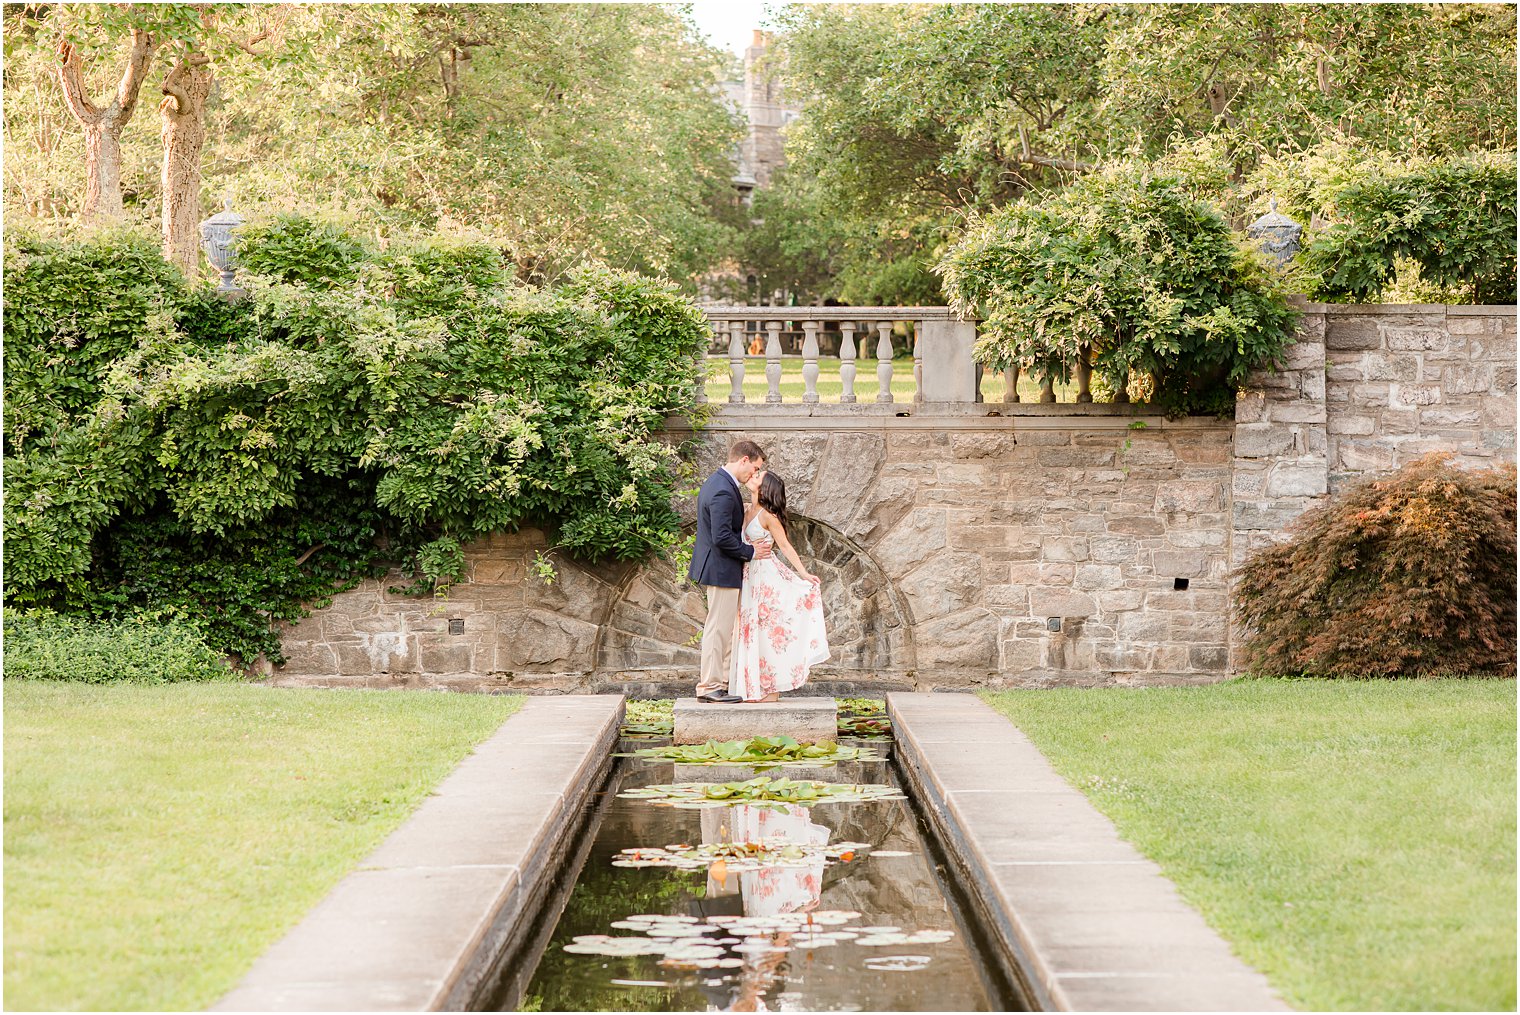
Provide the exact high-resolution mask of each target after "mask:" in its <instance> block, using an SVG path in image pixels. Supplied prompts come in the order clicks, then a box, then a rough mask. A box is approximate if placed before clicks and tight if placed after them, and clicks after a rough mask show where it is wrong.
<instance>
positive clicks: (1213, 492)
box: [1151, 477, 1225, 514]
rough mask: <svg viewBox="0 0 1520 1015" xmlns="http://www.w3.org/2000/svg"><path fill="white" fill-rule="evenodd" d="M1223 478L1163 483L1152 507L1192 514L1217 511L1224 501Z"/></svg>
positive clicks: (1166, 511) (1153, 508) (1171, 512)
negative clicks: (1216, 480)
mask: <svg viewBox="0 0 1520 1015" xmlns="http://www.w3.org/2000/svg"><path fill="white" fill-rule="evenodd" d="M1224 490H1225V484H1224V481H1223V478H1222V477H1221V479H1220V481H1218V482H1215V481H1213V480H1180V481H1178V482H1175V483H1162V484H1161V485H1160V486H1159V487H1158V488H1157V490H1156V497H1155V500H1154V501H1153V502H1152V505H1151V508H1152V510H1154V511H1158V512H1162V513H1167V514H1176V513H1183V514H1191V513H1194V512H1199V511H1217V510H1218V509H1219V507H1220V505H1221V504H1222V503H1223V501H1224Z"/></svg>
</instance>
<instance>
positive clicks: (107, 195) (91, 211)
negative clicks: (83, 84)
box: [83, 122, 122, 222]
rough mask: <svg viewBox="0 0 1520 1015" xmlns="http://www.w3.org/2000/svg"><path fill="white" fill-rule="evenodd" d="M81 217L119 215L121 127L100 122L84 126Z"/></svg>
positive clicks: (93, 217)
mask: <svg viewBox="0 0 1520 1015" xmlns="http://www.w3.org/2000/svg"><path fill="white" fill-rule="evenodd" d="M84 159H85V181H84V210H83V215H84V220H85V221H86V222H94V221H97V220H99V219H116V218H120V217H121V212H122V205H121V126H120V124H119V123H115V122H101V123H97V124H92V125H89V126H86V127H85V129H84Z"/></svg>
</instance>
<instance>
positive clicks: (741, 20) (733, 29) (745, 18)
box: [691, 0, 781, 56]
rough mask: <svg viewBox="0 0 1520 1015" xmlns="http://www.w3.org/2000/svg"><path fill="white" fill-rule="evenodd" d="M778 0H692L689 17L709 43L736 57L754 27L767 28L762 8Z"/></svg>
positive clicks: (766, 18) (748, 40)
mask: <svg viewBox="0 0 1520 1015" xmlns="http://www.w3.org/2000/svg"><path fill="white" fill-rule="evenodd" d="M780 6H781V4H780V2H779V0H772V2H770V3H767V2H765V0H696V2H694V3H693V4H692V5H691V16H692V20H693V21H695V22H696V23H697V29H698V30H699V31H701V32H702V34H703V35H705V36H707V38H708V39H709V40H711V42H712V43H713V44H714V45H716V46H719V47H721V48H723V49H727V50H730V51H732V52H733V53H734V55H736V56H743V55H744V50H745V47H747V46H748V45H749V43H750V39H751V38H752V37H753V34H754V30H755V29H757V28H768V27H770V25H769V18H768V17H767V16H766V8H768V7H780Z"/></svg>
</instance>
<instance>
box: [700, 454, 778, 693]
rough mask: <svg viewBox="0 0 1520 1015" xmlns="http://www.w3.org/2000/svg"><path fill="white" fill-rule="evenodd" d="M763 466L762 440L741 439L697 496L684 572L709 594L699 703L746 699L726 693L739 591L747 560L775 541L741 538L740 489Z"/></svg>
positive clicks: (767, 553) (768, 551) (765, 551)
mask: <svg viewBox="0 0 1520 1015" xmlns="http://www.w3.org/2000/svg"><path fill="white" fill-rule="evenodd" d="M764 467H765V452H764V451H761V450H760V446H759V445H758V444H756V443H755V442H754V441H737V442H735V444H734V446H733V447H731V448H729V449H728V464H727V465H725V466H723V467H722V468H721V469H719V470H718V471H717V472H714V473H713V474H712V475H711V476H708V477H707V482H705V483H703V484H702V492H701V493H699V494H697V542H696V545H695V546H694V547H693V548H692V551H691V568H690V569H689V570H688V571H687V572H686V576H687V577H688V578H690V579H691V580H692V581H693V582H695V583H696V584H698V585H700V586H702V590H703V591H704V592H706V593H707V623H706V624H705V625H703V627H702V671H701V675H700V676H699V677H698V678H697V700H698V701H707V702H721V703H722V704H732V703H733V702H736V701H743V700H744V699H743V698H741V697H739V696H738V695H737V694H730V693H728V674H729V669H730V666H731V665H732V662H733V650H734V622H735V621H736V620H737V619H738V617H739V589H740V588H741V587H742V586H743V584H744V565H745V563H746V562H747V561H750V560H764V559H765V558H766V557H769V556H770V555H771V544H770V542H769V541H765V542H762V543H759V544H757V545H755V546H750V545H749V544H747V543H745V542H744V540H743V539H742V538H740V535H739V534H740V532H741V531H743V529H744V497H743V495H742V494H741V493H740V492H739V491H740V488H742V487H743V486H744V484H745V483H748V482H749V481H750V478H751V477H752V476H754V474H755V472H756V470H758V469H763V468H764Z"/></svg>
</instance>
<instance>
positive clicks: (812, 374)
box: [802, 321, 818, 405]
mask: <svg viewBox="0 0 1520 1015" xmlns="http://www.w3.org/2000/svg"><path fill="white" fill-rule="evenodd" d="M802 400H803V401H804V402H806V403H808V404H809V405H811V404H813V403H815V402H817V401H818V322H817V321H803V322H802Z"/></svg>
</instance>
